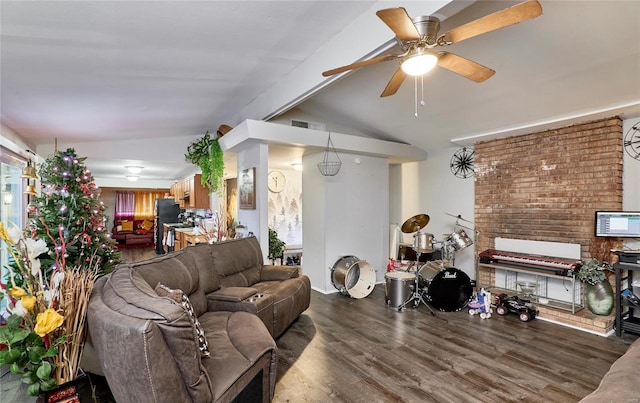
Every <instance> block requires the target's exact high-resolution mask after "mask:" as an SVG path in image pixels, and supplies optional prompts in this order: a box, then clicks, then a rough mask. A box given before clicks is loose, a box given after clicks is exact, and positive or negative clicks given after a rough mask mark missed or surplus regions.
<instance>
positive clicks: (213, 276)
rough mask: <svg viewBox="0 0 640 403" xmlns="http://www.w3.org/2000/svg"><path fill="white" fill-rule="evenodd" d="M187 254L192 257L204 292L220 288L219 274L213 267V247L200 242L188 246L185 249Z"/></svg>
mask: <svg viewBox="0 0 640 403" xmlns="http://www.w3.org/2000/svg"><path fill="white" fill-rule="evenodd" d="M183 250H186V251H187V252H186V253H188V254H190V255H191V256H192V257H193V261H194V263H195V265H196V267H197V268H198V272H199V273H200V287H201V288H202V290H203V291H204V293H205V294H208V293H210V292H212V291H215V290H217V289H219V288H220V276H219V275H218V271H217V270H216V269H214V267H213V254H212V251H213V248H212V246H211V245H209V244H206V243H202V244H197V245H194V246H189V247H188V248H186V249H183Z"/></svg>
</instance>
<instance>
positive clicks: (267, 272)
mask: <svg viewBox="0 0 640 403" xmlns="http://www.w3.org/2000/svg"><path fill="white" fill-rule="evenodd" d="M299 275H300V268H299V267H298V266H263V267H262V271H261V272H260V281H283V280H288V279H290V278H296V277H298V276H299Z"/></svg>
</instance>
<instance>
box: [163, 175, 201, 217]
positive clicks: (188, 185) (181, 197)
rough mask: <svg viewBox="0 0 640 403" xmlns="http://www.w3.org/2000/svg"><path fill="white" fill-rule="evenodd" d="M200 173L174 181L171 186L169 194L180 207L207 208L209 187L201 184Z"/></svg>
mask: <svg viewBox="0 0 640 403" xmlns="http://www.w3.org/2000/svg"><path fill="white" fill-rule="evenodd" d="M201 177H202V175H201V174H195V175H192V176H190V177H188V178H185V179H182V180H179V181H176V182H175V183H174V184H173V185H172V186H171V189H170V191H171V194H172V195H173V198H174V199H175V201H176V203H178V204H179V205H180V208H184V209H208V208H209V199H210V198H209V189H208V188H207V187H205V186H203V185H202V182H201Z"/></svg>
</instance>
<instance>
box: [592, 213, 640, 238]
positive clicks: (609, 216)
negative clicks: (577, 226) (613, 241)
mask: <svg viewBox="0 0 640 403" xmlns="http://www.w3.org/2000/svg"><path fill="white" fill-rule="evenodd" d="M595 235H596V236H608V237H617V238H640V211H596V225H595Z"/></svg>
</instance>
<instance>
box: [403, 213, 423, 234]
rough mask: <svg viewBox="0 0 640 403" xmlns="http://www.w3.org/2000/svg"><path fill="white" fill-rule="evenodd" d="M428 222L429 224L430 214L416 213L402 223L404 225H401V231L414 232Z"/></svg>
mask: <svg viewBox="0 0 640 403" xmlns="http://www.w3.org/2000/svg"><path fill="white" fill-rule="evenodd" d="M427 224H429V216H428V215H426V214H418V215H414V216H413V217H411V218H409V219H408V220H407V221H405V222H404V224H402V227H400V231H402V232H404V233H405V234H410V233H412V232H416V231H420V230H421V229H422V228H424V226H425V225H427Z"/></svg>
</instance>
